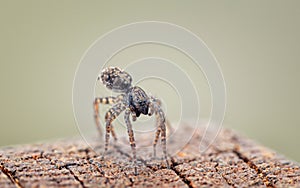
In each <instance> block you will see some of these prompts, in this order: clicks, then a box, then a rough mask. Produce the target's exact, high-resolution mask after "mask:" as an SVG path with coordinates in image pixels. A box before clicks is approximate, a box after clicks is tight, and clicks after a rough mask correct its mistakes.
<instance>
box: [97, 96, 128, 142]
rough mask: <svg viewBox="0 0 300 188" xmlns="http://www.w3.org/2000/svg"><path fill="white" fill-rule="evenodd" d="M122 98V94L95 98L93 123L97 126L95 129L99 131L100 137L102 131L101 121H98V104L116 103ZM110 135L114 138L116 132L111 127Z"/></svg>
mask: <svg viewBox="0 0 300 188" xmlns="http://www.w3.org/2000/svg"><path fill="white" fill-rule="evenodd" d="M122 99H123V95H119V96H117V97H100V98H95V101H94V104H93V105H94V118H95V123H96V126H97V130H98V132H99V135H100V137H102V135H103V133H102V129H101V123H100V116H99V106H100V104H114V103H117V102H119V101H121V100H122ZM111 133H112V135H113V136H114V135H115V136H114V138H115V139H116V134H115V132H114V131H113V129H112V132H111Z"/></svg>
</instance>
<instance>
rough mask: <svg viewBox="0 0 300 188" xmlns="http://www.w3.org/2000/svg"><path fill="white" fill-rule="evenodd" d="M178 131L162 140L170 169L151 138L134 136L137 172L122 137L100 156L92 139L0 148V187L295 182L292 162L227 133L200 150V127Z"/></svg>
mask: <svg viewBox="0 0 300 188" xmlns="http://www.w3.org/2000/svg"><path fill="white" fill-rule="evenodd" d="M180 130H181V132H179V134H173V135H172V136H170V138H169V139H168V154H169V157H168V159H169V163H170V164H171V168H170V169H167V168H166V165H165V162H164V161H163V160H161V159H152V147H151V142H152V140H151V139H149V138H152V137H150V136H149V137H147V138H146V137H137V146H143V147H138V149H137V156H138V170H139V175H138V176H135V175H134V173H133V165H132V158H131V151H130V147H128V145H127V144H128V143H127V138H121V139H120V141H118V142H117V143H113V142H112V143H111V144H110V148H109V150H108V152H107V155H106V157H105V160H102V159H101V152H102V151H103V146H102V145H101V143H103V142H102V141H99V140H98V139H91V141H90V142H89V144H90V145H91V146H92V147H93V148H96V149H94V150H93V149H92V148H90V147H89V146H88V145H87V144H86V143H85V142H84V141H82V140H81V139H78V140H74V139H72V140H70V139H69V140H64V141H59V142H55V143H48V144H34V145H26V146H20V147H18V146H17V147H7V148H2V149H0V187H111V186H115V187H131V186H132V187H146V186H150V187H153V186H159V187H213V186H215V187H220V186H221V187H251V186H252V187H292V186H294V187H299V186H300V167H299V165H298V164H297V163H295V162H293V161H290V160H287V159H286V158H285V157H283V156H281V155H279V154H277V153H276V152H274V151H272V150H270V149H268V148H266V147H263V146H261V145H259V144H257V143H255V142H253V141H251V140H249V139H246V138H244V137H242V136H240V135H239V134H237V133H235V132H233V131H229V130H222V131H221V133H220V134H219V136H218V138H217V139H216V141H215V142H214V143H213V145H212V146H211V147H209V149H208V150H206V151H205V152H204V153H200V152H199V147H200V146H199V143H200V140H201V138H202V136H203V135H202V133H203V131H201V129H199V130H194V129H193V128H191V127H188V126H186V125H185V126H182V127H181V128H180ZM210 131H212V130H210ZM177 132H178V131H177ZM208 134H210V132H208ZM185 135H186V136H191V139H190V140H189V141H188V143H182V139H181V137H182V136H185ZM122 142H126V143H125V144H122ZM145 146H148V147H145ZM157 149H158V152H157V153H158V154H160V156H162V151H161V150H159V148H157Z"/></svg>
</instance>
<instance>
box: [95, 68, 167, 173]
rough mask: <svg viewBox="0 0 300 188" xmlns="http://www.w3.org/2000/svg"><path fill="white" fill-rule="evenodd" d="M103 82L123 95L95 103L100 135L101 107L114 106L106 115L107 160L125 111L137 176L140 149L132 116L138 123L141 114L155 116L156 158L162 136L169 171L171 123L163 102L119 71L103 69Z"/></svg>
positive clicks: (103, 98) (105, 150) (154, 153)
mask: <svg viewBox="0 0 300 188" xmlns="http://www.w3.org/2000/svg"><path fill="white" fill-rule="evenodd" d="M100 79H101V81H102V83H103V84H104V85H105V86H106V87H107V88H108V89H110V90H112V91H114V92H117V93H120V94H119V95H118V96H116V97H112V96H110V97H100V98H95V101H94V112H95V121H96V125H97V128H98V130H99V132H100V134H101V126H100V118H99V104H113V106H112V107H111V108H110V109H109V110H108V111H107V112H106V115H105V124H106V133H105V149H104V153H103V157H104V155H105V153H106V152H107V149H108V142H109V137H110V133H111V134H112V136H113V137H114V139H115V140H117V137H116V134H115V131H114V129H113V126H112V122H113V120H115V119H116V117H117V116H119V115H120V114H121V112H123V111H125V115H124V119H125V123H126V126H127V131H128V136H129V142H130V146H131V149H132V155H133V162H134V173H135V174H137V159H136V146H135V140H134V134H133V130H132V124H131V121H130V115H131V117H132V120H133V121H136V119H137V117H139V116H140V115H141V114H144V115H149V116H152V115H153V114H155V115H156V124H157V131H156V134H155V139H154V142H153V156H154V157H156V144H157V141H158V139H159V135H161V143H162V149H163V154H164V159H165V160H166V164H167V167H168V168H169V163H168V160H167V146H166V123H167V121H166V119H165V114H164V112H163V110H162V109H161V101H160V100H159V99H157V98H155V97H153V96H148V95H147V94H146V92H145V91H144V90H143V89H142V88H140V87H138V86H132V85H131V82H132V78H131V76H130V75H129V74H128V73H127V72H125V71H123V70H121V69H120V68H118V67H108V68H105V69H103V71H102V73H101V76H100V77H98V80H100Z"/></svg>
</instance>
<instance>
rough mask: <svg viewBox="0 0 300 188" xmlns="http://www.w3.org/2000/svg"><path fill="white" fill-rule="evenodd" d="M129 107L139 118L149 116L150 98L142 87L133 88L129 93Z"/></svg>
mask: <svg viewBox="0 0 300 188" xmlns="http://www.w3.org/2000/svg"><path fill="white" fill-rule="evenodd" d="M128 102H129V107H130V109H131V110H132V111H134V112H135V113H136V116H137V117H139V116H140V114H144V115H147V114H148V109H149V97H148V96H147V94H146V92H145V91H144V90H143V89H142V88H140V87H137V86H135V87H132V88H131V90H130V91H129V93H128Z"/></svg>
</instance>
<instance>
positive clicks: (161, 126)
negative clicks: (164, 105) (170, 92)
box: [148, 97, 170, 168]
mask: <svg viewBox="0 0 300 188" xmlns="http://www.w3.org/2000/svg"><path fill="white" fill-rule="evenodd" d="M160 104H161V103H160V102H157V101H156V99H155V98H154V97H151V101H150V105H149V107H150V110H149V114H148V115H149V116H151V115H152V114H153V113H154V114H155V116H156V124H157V131H156V134H155V139H154V142H153V156H154V157H156V145H157V141H158V139H159V135H161V143H162V149H163V154H164V159H165V160H166V164H167V168H170V165H169V162H168V159H167V142H166V132H167V131H166V118H165V114H164V112H163V110H162V109H161V107H160Z"/></svg>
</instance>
